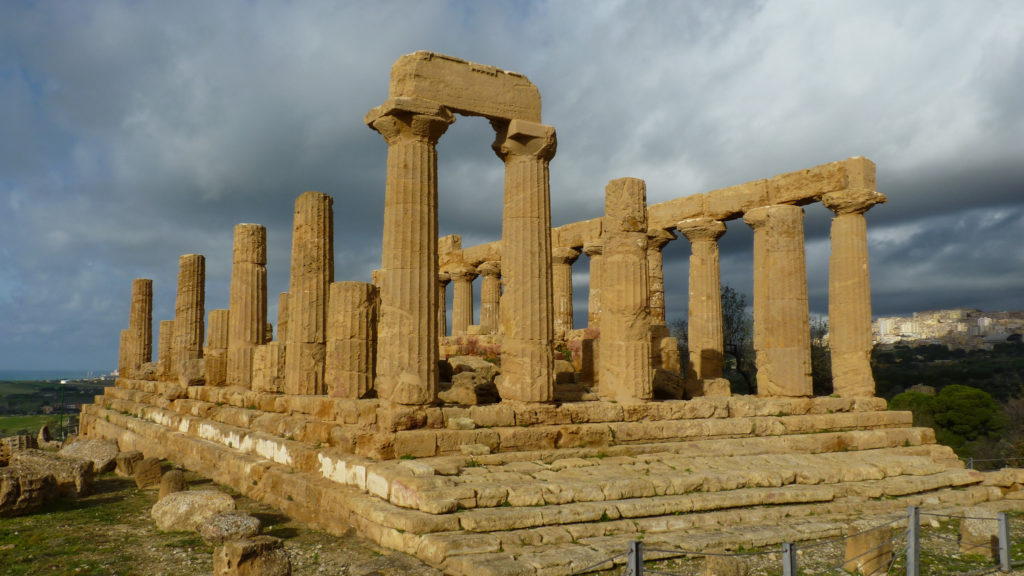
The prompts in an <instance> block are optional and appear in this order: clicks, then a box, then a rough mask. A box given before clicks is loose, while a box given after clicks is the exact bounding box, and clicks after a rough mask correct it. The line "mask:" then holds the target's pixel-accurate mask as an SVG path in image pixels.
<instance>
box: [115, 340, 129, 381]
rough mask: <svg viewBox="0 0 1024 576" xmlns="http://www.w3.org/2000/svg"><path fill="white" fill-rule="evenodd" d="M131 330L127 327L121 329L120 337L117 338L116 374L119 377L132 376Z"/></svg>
mask: <svg viewBox="0 0 1024 576" xmlns="http://www.w3.org/2000/svg"><path fill="white" fill-rule="evenodd" d="M131 356H132V331H131V330H129V329H125V330H121V337H120V340H118V347H117V375H118V376H119V377H121V378H131V377H132V376H133V374H132V369H131V364H132V359H131Z"/></svg>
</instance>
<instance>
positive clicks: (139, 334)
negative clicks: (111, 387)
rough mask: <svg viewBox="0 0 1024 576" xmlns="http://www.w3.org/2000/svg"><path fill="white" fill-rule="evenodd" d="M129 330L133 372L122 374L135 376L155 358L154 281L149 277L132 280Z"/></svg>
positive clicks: (130, 366) (130, 363)
mask: <svg viewBox="0 0 1024 576" xmlns="http://www.w3.org/2000/svg"><path fill="white" fill-rule="evenodd" d="M128 331H129V339H130V340H129V342H130V344H129V350H128V352H129V354H130V356H129V358H128V360H129V362H128V369H129V371H130V372H131V373H130V374H122V376H123V377H128V378H134V377H135V371H136V370H138V369H139V367H141V366H142V365H143V364H145V363H146V362H150V361H151V360H152V359H153V281H152V280H150V279H148V278H136V279H134V280H132V304H131V311H130V314H129V317H128Z"/></svg>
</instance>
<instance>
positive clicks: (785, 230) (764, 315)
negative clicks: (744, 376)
mask: <svg viewBox="0 0 1024 576" xmlns="http://www.w3.org/2000/svg"><path fill="white" fill-rule="evenodd" d="M743 220H744V221H745V222H746V223H747V224H749V225H750V227H751V228H753V229H754V351H755V353H756V358H757V393H758V395H759V396H810V395H812V393H813V392H812V387H811V328H810V319H809V313H808V309H807V264H806V261H805V256H804V211H803V209H802V208H800V207H799V206H762V207H760V208H754V209H753V210H751V211H749V212H747V213H746V214H745V215H744V216H743Z"/></svg>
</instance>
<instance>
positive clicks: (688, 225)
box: [676, 218, 725, 243]
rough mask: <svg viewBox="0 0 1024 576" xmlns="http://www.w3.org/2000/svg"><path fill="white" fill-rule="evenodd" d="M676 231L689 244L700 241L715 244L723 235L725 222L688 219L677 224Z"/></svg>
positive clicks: (708, 219)
mask: <svg viewBox="0 0 1024 576" xmlns="http://www.w3.org/2000/svg"><path fill="white" fill-rule="evenodd" d="M676 229H677V230H679V233H680V234H682V235H683V236H686V239H687V240H689V241H690V243H694V242H698V241H701V240H703V241H707V242H715V241H717V240H718V239H719V238H721V237H722V235H723V234H725V222H722V221H721V220H714V219H712V218H690V219H687V220H681V221H680V222H678V223H677V224H676Z"/></svg>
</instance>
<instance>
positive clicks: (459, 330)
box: [448, 266, 476, 336]
mask: <svg viewBox="0 0 1024 576" xmlns="http://www.w3.org/2000/svg"><path fill="white" fill-rule="evenodd" d="M448 274H449V275H450V276H451V278H452V284H453V285H454V286H455V288H454V292H455V295H454V297H453V298H452V336H465V335H466V332H468V331H469V325H470V324H472V323H473V279H474V278H476V269H475V268H473V267H472V266H457V267H455V268H452V269H450V270H449V271H448Z"/></svg>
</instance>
